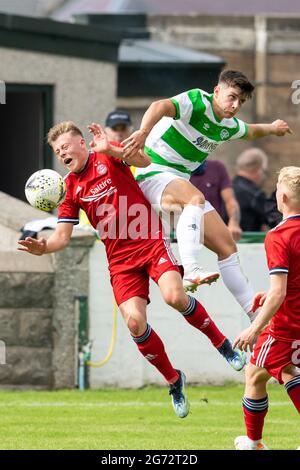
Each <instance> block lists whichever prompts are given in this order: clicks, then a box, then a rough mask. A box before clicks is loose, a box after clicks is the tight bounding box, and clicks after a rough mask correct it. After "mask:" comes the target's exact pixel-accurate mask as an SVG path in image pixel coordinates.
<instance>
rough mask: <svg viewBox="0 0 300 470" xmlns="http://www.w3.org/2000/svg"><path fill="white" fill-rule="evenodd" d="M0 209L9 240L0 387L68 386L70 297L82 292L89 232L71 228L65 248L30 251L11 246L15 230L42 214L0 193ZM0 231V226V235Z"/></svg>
mask: <svg viewBox="0 0 300 470" xmlns="http://www.w3.org/2000/svg"><path fill="white" fill-rule="evenodd" d="M0 210H1V213H2V215H3V217H2V222H3V223H4V222H5V227H6V228H7V229H9V230H11V231H12V233H14V236H13V237H11V239H10V240H11V241H12V240H15V244H14V245H12V244H7V245H6V246H5V245H4V243H2V245H1V247H0V340H1V341H3V342H4V343H5V347H6V364H0V387H11V386H14V387H19V386H22V387H38V388H41V387H42V388H72V387H74V386H75V384H76V374H77V367H76V365H77V364H76V361H77V357H76V333H77V324H76V317H75V297H76V296H77V295H88V291H89V251H90V248H91V247H92V246H93V243H94V237H93V236H91V235H90V234H87V233H86V232H82V231H80V230H78V231H77V230H76V231H74V235H73V237H72V239H71V242H70V244H69V246H68V247H67V248H66V249H65V250H63V251H61V252H57V253H55V254H52V255H44V256H32V255H29V254H27V253H24V252H20V251H17V249H16V240H17V239H18V237H19V236H20V233H19V232H18V230H19V229H20V228H21V226H22V225H23V223H24V222H25V220H29V214H30V216H31V218H39V216H40V215H42V216H45V215H46V216H47V214H43V213H42V214H40V211H36V210H35V209H32V208H31V207H30V206H28V205H27V204H25V203H23V202H22V201H18V200H17V199H15V198H12V197H10V196H8V195H5V194H3V193H0ZM18 214H19V220H18ZM23 219H25V220H23ZM51 233H52V231H47V232H41V234H40V235H41V236H45V237H48V236H50V235H51ZM1 234H2V229H1V226H0V239H1V238H2V237H1Z"/></svg>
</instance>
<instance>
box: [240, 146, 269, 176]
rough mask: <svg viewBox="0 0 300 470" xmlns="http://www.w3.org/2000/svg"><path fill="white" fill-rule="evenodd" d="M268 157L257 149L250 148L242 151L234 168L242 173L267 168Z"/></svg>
mask: <svg viewBox="0 0 300 470" xmlns="http://www.w3.org/2000/svg"><path fill="white" fill-rule="evenodd" d="M267 165H268V157H267V154H266V153H265V152H264V151H263V150H261V149H259V148H256V147H255V148H250V149H247V150H244V152H242V153H241V154H240V155H239V157H238V158H237V161H236V167H237V169H238V170H243V171H250V172H251V171H255V170H258V169H259V168H263V167H265V168H266V167H267Z"/></svg>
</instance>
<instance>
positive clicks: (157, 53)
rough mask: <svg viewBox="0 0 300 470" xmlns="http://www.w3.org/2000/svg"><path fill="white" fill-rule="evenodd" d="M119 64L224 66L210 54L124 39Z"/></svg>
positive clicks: (162, 44)
mask: <svg viewBox="0 0 300 470" xmlns="http://www.w3.org/2000/svg"><path fill="white" fill-rule="evenodd" d="M119 63H120V64H125V63H127V64H139V63H143V65H152V64H155V65H156V66H159V64H162V65H163V66H165V65H166V64H170V65H172V64H174V65H176V67H178V66H180V65H184V66H186V65H187V64H189V65H195V66H196V67H199V66H201V64H203V65H204V64H205V65H207V64H212V65H213V64H217V65H218V66H219V65H220V64H224V60H223V59H222V58H221V57H218V56H215V55H212V54H207V53H205V52H198V51H195V50H192V49H188V48H187V47H180V46H177V45H172V44H167V43H162V42H159V41H152V40H143V39H137V40H135V39H125V40H123V41H122V43H121V46H120V49H119Z"/></svg>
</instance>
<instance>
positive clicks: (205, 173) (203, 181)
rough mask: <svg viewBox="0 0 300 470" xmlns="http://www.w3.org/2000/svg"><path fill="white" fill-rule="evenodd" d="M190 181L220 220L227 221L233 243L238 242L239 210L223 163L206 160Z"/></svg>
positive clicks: (239, 233)
mask: <svg viewBox="0 0 300 470" xmlns="http://www.w3.org/2000/svg"><path fill="white" fill-rule="evenodd" d="M190 181H191V183H193V185H194V186H196V188H198V189H199V190H200V191H202V193H203V194H204V196H205V199H206V200H207V201H209V202H210V203H211V205H212V206H213V207H214V208H215V210H216V211H217V212H218V213H219V214H220V216H221V217H222V219H223V220H224V221H225V222H227V221H228V228H229V230H230V232H231V235H232V237H233V239H234V240H235V241H238V240H239V239H240V238H241V234H242V230H241V227H240V208H239V204H238V202H237V200H236V198H235V196H234V192H233V189H232V182H231V179H230V176H229V174H228V172H227V170H226V167H225V165H224V163H222V162H220V161H218V160H206V161H205V162H204V163H202V165H200V166H199V167H198V168H197V169H196V170H195V171H193V173H192V175H191V178H190Z"/></svg>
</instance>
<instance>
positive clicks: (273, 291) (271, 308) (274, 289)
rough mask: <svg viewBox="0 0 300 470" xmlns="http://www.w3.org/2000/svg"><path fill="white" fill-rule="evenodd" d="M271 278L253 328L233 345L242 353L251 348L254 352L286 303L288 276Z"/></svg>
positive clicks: (239, 337)
mask: <svg viewBox="0 0 300 470" xmlns="http://www.w3.org/2000/svg"><path fill="white" fill-rule="evenodd" d="M270 278H271V281H270V289H269V291H268V293H267V296H266V299H265V301H264V304H263V306H262V309H261V311H260V312H259V314H258V315H257V317H256V318H255V320H254V321H253V323H252V324H251V326H250V327H249V328H247V329H246V330H244V331H242V333H240V335H239V336H238V337H237V338H236V339H235V341H234V343H233V347H234V348H236V347H237V348H239V349H240V350H241V351H247V349H248V347H249V349H250V351H252V350H253V345H254V344H255V343H256V340H257V338H258V336H259V334H260V333H261V332H262V330H263V329H264V328H265V327H266V326H267V324H268V323H269V321H270V320H271V318H272V317H273V316H274V315H275V313H276V312H277V310H278V309H279V307H280V305H281V304H282V302H283V301H284V299H285V296H286V288H287V274H283V273H280V274H272V276H270Z"/></svg>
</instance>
